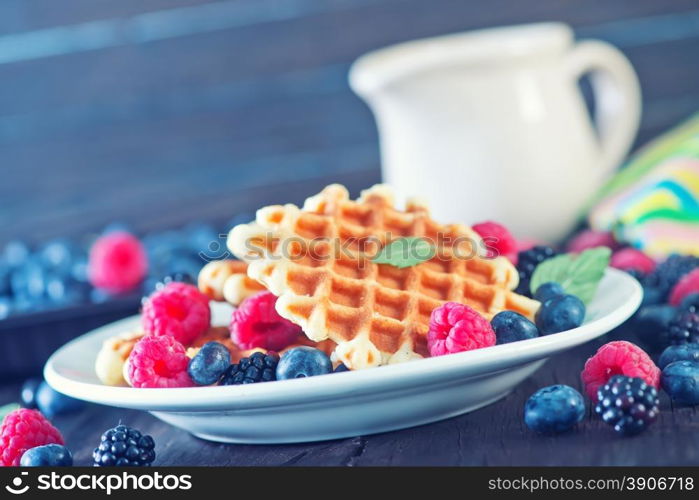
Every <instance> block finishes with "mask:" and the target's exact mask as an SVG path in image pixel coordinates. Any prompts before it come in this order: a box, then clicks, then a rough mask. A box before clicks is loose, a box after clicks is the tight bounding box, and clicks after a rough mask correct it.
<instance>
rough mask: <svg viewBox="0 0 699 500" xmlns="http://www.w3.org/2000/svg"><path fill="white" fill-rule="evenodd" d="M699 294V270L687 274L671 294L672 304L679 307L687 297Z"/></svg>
mask: <svg viewBox="0 0 699 500" xmlns="http://www.w3.org/2000/svg"><path fill="white" fill-rule="evenodd" d="M693 293H699V269H695V270H694V271H692V272H690V273H688V274H685V275H684V276H682V278H681V279H680V280H679V281H678V282H677V284H676V285H675V286H674V287H673V289H672V292H670V304H672V305H673V306H679V305H680V302H682V299H684V298H685V297H686V296H687V295H691V294H693Z"/></svg>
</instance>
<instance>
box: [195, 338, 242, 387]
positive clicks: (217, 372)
mask: <svg viewBox="0 0 699 500" xmlns="http://www.w3.org/2000/svg"><path fill="white" fill-rule="evenodd" d="M230 364H231V354H230V352H229V351H228V348H226V346H224V345H223V344H219V343H218V342H207V343H206V344H204V345H203V346H202V348H201V349H199V352H198V353H197V354H196V355H195V356H194V357H193V358H192V359H191V360H190V361H189V366H187V373H189V376H190V377H192V380H194V383H195V384H197V385H211V384H214V383H216V382H217V381H218V380H219V379H220V378H221V376H222V375H223V372H225V371H226V368H228V366H229V365H230Z"/></svg>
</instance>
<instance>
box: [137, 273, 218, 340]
mask: <svg viewBox="0 0 699 500" xmlns="http://www.w3.org/2000/svg"><path fill="white" fill-rule="evenodd" d="M141 320H142V323H143V329H144V330H145V331H146V333H148V334H150V335H156V336H157V335H171V336H173V337H175V340H177V341H178V342H181V343H182V344H184V345H187V346H188V345H189V344H191V343H192V342H194V340H195V339H196V338H197V337H199V336H200V335H202V334H204V333H206V331H207V330H208V329H209V327H210V326H211V310H210V309H209V298H208V297H207V296H206V295H204V294H203V293H201V292H200V291H199V290H198V289H197V287H196V286H194V285H189V284H187V283H180V282H177V281H173V282H170V283H168V284H167V285H165V286H164V287H162V288H161V289H159V290H156V291H155V292H153V293H152V294H151V296H150V297H148V299H146V301H145V302H144V304H143V314H142V316H141Z"/></svg>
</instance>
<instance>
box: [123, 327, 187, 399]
mask: <svg viewBox="0 0 699 500" xmlns="http://www.w3.org/2000/svg"><path fill="white" fill-rule="evenodd" d="M188 364H189V358H188V357H187V354H186V350H185V348H184V346H183V345H182V344H180V343H179V342H177V340H175V339H174V337H171V336H170V335H162V336H160V337H154V336H152V335H146V336H145V337H143V338H142V339H141V340H139V341H138V342H137V343H136V345H135V346H134V348H133V350H132V351H131V354H129V361H128V372H129V373H128V375H129V382H131V385H132V386H133V387H151V388H152V387H192V386H193V385H194V382H192V379H191V378H190V377H189V374H188V373H187V365H188Z"/></svg>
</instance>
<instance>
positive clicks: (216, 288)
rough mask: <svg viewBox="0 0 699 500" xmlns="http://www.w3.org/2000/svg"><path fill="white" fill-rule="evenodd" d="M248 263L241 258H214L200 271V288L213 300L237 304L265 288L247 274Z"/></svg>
mask: <svg viewBox="0 0 699 500" xmlns="http://www.w3.org/2000/svg"><path fill="white" fill-rule="evenodd" d="M247 270H248V265H247V264H246V263H245V262H241V261H239V260H232V259H230V260H214V261H212V262H209V263H208V264H206V265H205V266H204V267H203V268H202V269H201V271H199V279H198V285H199V290H200V291H201V292H202V293H203V294H205V295H207V296H208V297H209V298H210V299H212V300H217V301H223V300H225V301H226V302H229V303H230V304H232V305H234V306H237V305H238V304H240V303H241V302H242V301H243V300H244V299H246V298H248V297H249V296H250V295H254V294H256V293H257V292H261V291H262V290H264V289H265V288H264V287H263V286H262V285H261V284H260V283H258V282H257V281H255V280H253V279H251V278H249V277H248V275H247Z"/></svg>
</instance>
